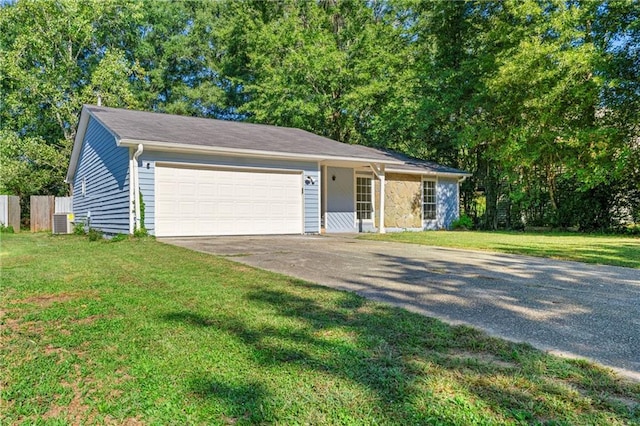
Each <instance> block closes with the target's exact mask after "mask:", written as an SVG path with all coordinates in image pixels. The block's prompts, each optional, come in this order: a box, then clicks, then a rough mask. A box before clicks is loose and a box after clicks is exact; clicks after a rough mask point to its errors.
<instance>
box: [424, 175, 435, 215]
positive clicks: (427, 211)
mask: <svg viewBox="0 0 640 426" xmlns="http://www.w3.org/2000/svg"><path fill="white" fill-rule="evenodd" d="M436 206H437V203H436V181H435V180H423V181H422V218H423V219H424V220H435V219H436Z"/></svg>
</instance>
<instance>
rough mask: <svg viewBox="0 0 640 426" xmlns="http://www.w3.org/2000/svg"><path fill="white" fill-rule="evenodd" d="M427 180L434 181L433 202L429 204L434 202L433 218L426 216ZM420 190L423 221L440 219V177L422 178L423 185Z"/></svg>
mask: <svg viewBox="0 0 640 426" xmlns="http://www.w3.org/2000/svg"><path fill="white" fill-rule="evenodd" d="M427 182H431V183H433V203H429V204H433V216H434V217H433V218H428V217H426V216H425V214H424V213H425V206H426V205H427V203H426V200H425V188H426V185H425V184H426V183H427ZM420 192H421V197H420V198H421V203H420V204H421V213H422V221H423V222H435V221H437V220H438V179H435V178H422V187H421V188H420Z"/></svg>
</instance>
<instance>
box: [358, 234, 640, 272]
mask: <svg viewBox="0 0 640 426" xmlns="http://www.w3.org/2000/svg"><path fill="white" fill-rule="evenodd" d="M361 238H366V239H372V240H385V241H397V242H403V243H414V244H424V245H430V246H441V247H455V248H462V249H471V250H488V251H497V252H502V253H513V254H524V255H528V256H538V257H550V258H554V259H562V260H574V261H578V262H586V263H598V264H602V265H614V266H626V267H629V268H640V238H638V237H624V236H616V235H597V234H577V233H556V232H552V233H525V232H477V231H454V232H448V231H437V232H434V231H427V232H397V233H389V234H364V235H363V236H362V237H361Z"/></svg>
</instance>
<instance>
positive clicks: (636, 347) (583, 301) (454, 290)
mask: <svg viewBox="0 0 640 426" xmlns="http://www.w3.org/2000/svg"><path fill="white" fill-rule="evenodd" d="M161 241H162V242H165V243H169V244H174V245H178V246H182V247H186V248H189V249H193V250H197V251H201V252H206V253H211V254H216V255H220V256H228V257H230V258H231V260H234V261H237V262H241V263H245V264H248V265H252V266H256V267H259V268H263V269H268V270H271V271H276V272H281V273H284V274H286V275H290V276H293V277H298V278H301V279H304V280H307V281H312V282H315V283H319V284H322V285H325V286H329V287H334V288H337V289H341V290H348V291H353V292H356V293H358V294H360V295H362V296H364V297H367V298H370V299H374V300H378V301H382V302H387V303H391V304H393V305H397V306H401V307H403V308H406V309H408V310H410V311H413V312H418V313H420V314H424V315H427V316H431V317H436V318H440V319H442V320H444V321H446V322H448V323H450V324H467V325H472V326H474V327H478V328H480V329H483V330H485V331H486V332H487V333H489V334H491V335H493V336H498V337H502V338H506V339H509V340H512V341H518V342H528V343H530V344H532V345H533V346H536V347H538V348H540V349H544V350H548V351H550V352H552V353H555V354H560V355H565V356H571V357H579V358H587V359H591V360H595V361H597V362H599V363H601V364H604V365H606V366H609V367H611V368H614V369H615V370H617V371H618V372H620V373H621V374H623V375H625V376H627V377H631V378H634V379H636V380H640V270H637V269H631V268H621V267H614V266H600V265H588V264H583V263H578V262H564V261H556V260H551V259H543V258H536V257H527V256H516V255H507V254H496V253H486V252H477V251H468V250H457V249H448V248H437V247H429V246H418V245H413V244H402V243H391V242H381V241H366V240H358V239H356V238H355V237H354V236H353V235H337V236H333V235H332V236H275V237H274V236H268V237H266V236H252V237H211V238H171V239H161Z"/></svg>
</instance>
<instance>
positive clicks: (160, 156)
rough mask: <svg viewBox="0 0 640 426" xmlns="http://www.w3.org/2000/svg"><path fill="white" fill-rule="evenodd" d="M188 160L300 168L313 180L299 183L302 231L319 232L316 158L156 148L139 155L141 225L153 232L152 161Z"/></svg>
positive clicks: (318, 187)
mask: <svg viewBox="0 0 640 426" xmlns="http://www.w3.org/2000/svg"><path fill="white" fill-rule="evenodd" d="M156 162H163V163H171V162H175V163H190V164H193V165H194V166H198V165H213V166H216V165H217V166H231V167H255V168H260V167H264V168H275V169H285V170H302V172H303V176H304V177H305V178H306V177H307V176H310V177H311V178H312V180H313V182H315V183H314V184H309V185H303V188H304V197H303V204H304V232H305V233H308V234H317V233H319V232H320V204H319V194H320V192H319V191H320V170H319V166H318V164H317V163H316V162H306V161H286V160H275V159H265V158H244V157H233V156H221V155H218V156H216V155H197V154H179V153H167V152H157V151H144V153H143V154H142V155H141V156H140V158H139V166H140V167H139V169H138V176H139V179H140V192H141V193H142V197H143V200H144V203H145V227H146V228H147V230H148V231H149V233H150V234H152V235H155V167H156V166H155V163H156Z"/></svg>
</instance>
